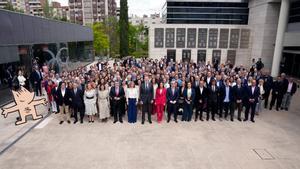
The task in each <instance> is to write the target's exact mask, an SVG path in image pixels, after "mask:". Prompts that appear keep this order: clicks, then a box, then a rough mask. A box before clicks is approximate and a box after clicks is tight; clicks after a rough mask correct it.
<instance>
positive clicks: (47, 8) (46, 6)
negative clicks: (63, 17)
mask: <svg viewBox="0 0 300 169" xmlns="http://www.w3.org/2000/svg"><path fill="white" fill-rule="evenodd" d="M43 12H44V16H45V17H46V18H53V8H52V7H51V6H50V5H49V1H48V0H45V4H44V6H43Z"/></svg>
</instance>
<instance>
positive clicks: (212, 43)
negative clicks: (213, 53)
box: [208, 28, 218, 48]
mask: <svg viewBox="0 0 300 169" xmlns="http://www.w3.org/2000/svg"><path fill="white" fill-rule="evenodd" d="M217 45H218V29H215V28H213V29H209V39H208V47H209V48H217Z"/></svg>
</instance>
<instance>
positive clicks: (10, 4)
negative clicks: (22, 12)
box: [3, 2, 15, 11]
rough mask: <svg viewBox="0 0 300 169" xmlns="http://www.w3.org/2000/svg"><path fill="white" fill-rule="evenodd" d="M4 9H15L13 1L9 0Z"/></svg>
mask: <svg viewBox="0 0 300 169" xmlns="http://www.w3.org/2000/svg"><path fill="white" fill-rule="evenodd" d="M3 9H6V10H9V11H15V9H14V6H13V5H12V3H11V2H7V4H6V5H5V6H4V8H3Z"/></svg>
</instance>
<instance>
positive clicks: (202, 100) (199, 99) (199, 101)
mask: <svg viewBox="0 0 300 169" xmlns="http://www.w3.org/2000/svg"><path fill="white" fill-rule="evenodd" d="M195 91H196V99H195V105H196V115H195V121H197V120H198V116H199V112H200V120H201V121H203V118H202V117H203V111H204V109H205V108H207V97H208V90H207V88H206V87H204V81H202V80H201V81H200V84H199V87H197V88H196V90H195ZM208 119H209V111H207V116H206V120H208Z"/></svg>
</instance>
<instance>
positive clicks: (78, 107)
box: [71, 83, 84, 124]
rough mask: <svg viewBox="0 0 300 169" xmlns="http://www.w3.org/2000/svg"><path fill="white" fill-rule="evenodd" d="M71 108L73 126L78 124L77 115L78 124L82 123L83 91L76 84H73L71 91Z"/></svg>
mask: <svg viewBox="0 0 300 169" xmlns="http://www.w3.org/2000/svg"><path fill="white" fill-rule="evenodd" d="M71 98H72V107H73V110H74V118H75V121H74V124H76V123H77V122H78V117H77V114H78V112H79V114H80V123H83V118H84V102H83V91H82V90H81V89H80V88H79V87H78V84H77V83H73V90H72V91H71Z"/></svg>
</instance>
